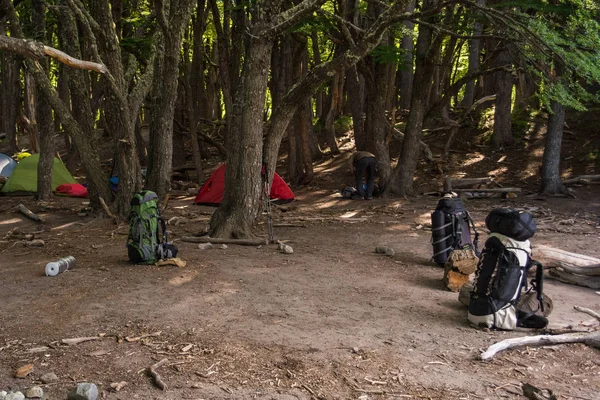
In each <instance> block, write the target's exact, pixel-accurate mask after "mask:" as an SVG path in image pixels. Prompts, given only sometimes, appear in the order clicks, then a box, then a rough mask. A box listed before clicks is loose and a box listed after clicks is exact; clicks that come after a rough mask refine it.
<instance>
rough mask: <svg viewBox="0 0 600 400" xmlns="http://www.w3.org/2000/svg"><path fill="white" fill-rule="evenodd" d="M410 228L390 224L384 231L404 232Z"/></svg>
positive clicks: (408, 226)
mask: <svg viewBox="0 0 600 400" xmlns="http://www.w3.org/2000/svg"><path fill="white" fill-rule="evenodd" d="M410 228H411V226H410V225H407V224H393V225H392V224H390V225H388V226H386V227H385V230H386V231H390V232H406V231H408V230H410Z"/></svg>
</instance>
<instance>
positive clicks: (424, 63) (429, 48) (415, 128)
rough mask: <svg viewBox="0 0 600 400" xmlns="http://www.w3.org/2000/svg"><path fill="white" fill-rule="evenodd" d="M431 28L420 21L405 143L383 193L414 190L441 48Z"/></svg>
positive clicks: (433, 1) (430, 0) (428, 1)
mask: <svg viewBox="0 0 600 400" xmlns="http://www.w3.org/2000/svg"><path fill="white" fill-rule="evenodd" d="M436 5H437V0H425V1H424V4H423V10H427V9H429V8H433V7H435V6H436ZM432 35H433V32H432V30H431V28H429V27H427V26H425V25H421V26H420V27H419V37H418V39H417V48H416V62H415V76H414V81H413V91H412V97H411V104H410V114H409V116H408V121H407V124H406V132H405V135H404V143H403V145H402V152H401V154H400V158H399V161H398V164H397V165H396V167H395V168H394V170H393V172H392V175H391V177H390V181H389V182H388V185H387V186H386V190H385V193H387V194H395V195H399V196H411V195H414V194H415V191H414V188H413V179H414V175H415V171H416V169H417V162H418V159H419V154H420V147H419V142H420V140H421V137H422V136H423V119H424V117H425V112H426V107H427V102H428V94H429V92H430V89H431V85H432V79H433V70H434V65H435V63H436V62H437V60H438V57H439V53H440V50H441V41H442V39H441V37H440V36H438V37H437V39H436V40H435V41H433V42H432Z"/></svg>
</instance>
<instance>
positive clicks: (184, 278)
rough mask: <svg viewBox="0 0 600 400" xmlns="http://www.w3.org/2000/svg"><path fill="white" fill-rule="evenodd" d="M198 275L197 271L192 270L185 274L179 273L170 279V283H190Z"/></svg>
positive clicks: (179, 284)
mask: <svg viewBox="0 0 600 400" xmlns="http://www.w3.org/2000/svg"><path fill="white" fill-rule="evenodd" d="M197 276H198V272H197V271H190V272H188V273H187V274H185V275H179V276H175V277H173V278H171V279H169V284H171V285H173V286H181V285H183V284H186V283H190V282H191V281H192V280H194V278H195V277H197Z"/></svg>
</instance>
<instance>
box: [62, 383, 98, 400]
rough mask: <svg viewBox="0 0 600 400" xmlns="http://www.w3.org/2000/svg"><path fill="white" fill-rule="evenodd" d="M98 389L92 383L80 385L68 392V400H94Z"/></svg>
mask: <svg viewBox="0 0 600 400" xmlns="http://www.w3.org/2000/svg"><path fill="white" fill-rule="evenodd" d="M97 398H98V388H97V387H96V385H94V384H93V383H80V384H78V385H77V387H76V388H75V389H73V390H71V391H70V392H69V395H68V396H67V399H68V400H96V399H97Z"/></svg>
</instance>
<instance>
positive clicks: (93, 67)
mask: <svg viewBox="0 0 600 400" xmlns="http://www.w3.org/2000/svg"><path fill="white" fill-rule="evenodd" d="M0 50H4V51H8V52H10V53H15V54H20V55H22V56H24V57H27V58H31V59H34V60H40V59H41V58H44V57H45V56H49V57H52V58H54V59H55V60H58V61H60V62H61V63H63V64H66V65H68V66H70V67H73V68H77V69H87V70H90V71H96V72H98V73H100V74H104V73H106V72H108V69H107V68H106V66H105V65H103V64H99V63H95V62H91V61H84V60H79V59H77V58H74V57H71V56H70V55H68V54H67V53H65V52H62V51H60V50H58V49H55V48H54V47H50V46H45V45H43V44H41V43H38V42H35V41H33V40H26V39H17V38H14V37H11V36H4V35H0Z"/></svg>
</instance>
